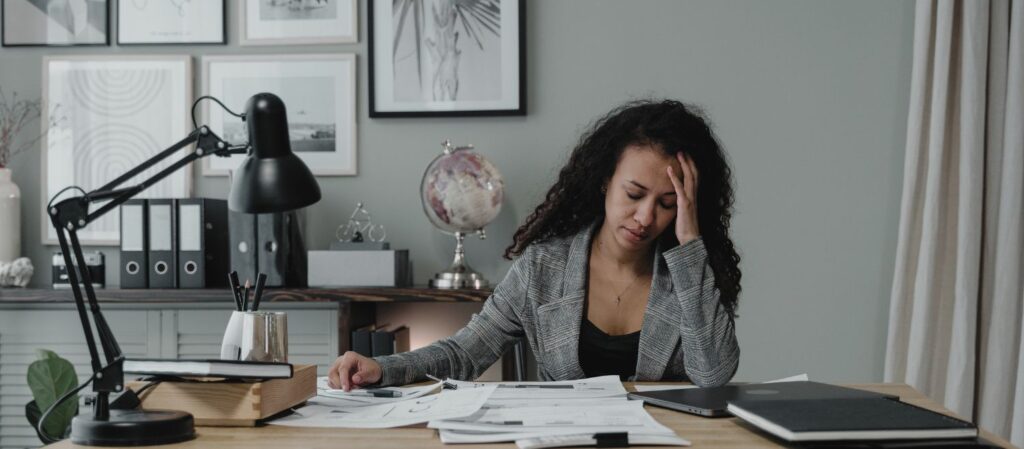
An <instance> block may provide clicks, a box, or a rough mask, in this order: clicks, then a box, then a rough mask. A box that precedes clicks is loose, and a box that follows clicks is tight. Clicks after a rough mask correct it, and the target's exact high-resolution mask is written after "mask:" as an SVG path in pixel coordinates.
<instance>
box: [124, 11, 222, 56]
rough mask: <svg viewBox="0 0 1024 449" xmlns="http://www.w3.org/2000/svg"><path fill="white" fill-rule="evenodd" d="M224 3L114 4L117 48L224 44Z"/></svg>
mask: <svg viewBox="0 0 1024 449" xmlns="http://www.w3.org/2000/svg"><path fill="white" fill-rule="evenodd" d="M225 3H226V0H220V1H216V0H202V1H181V0H178V1H175V0H122V1H119V2H117V43H118V45H153V44H156V45H159V44H226V43H227V38H226V33H225V31H224V30H225V28H226V23H225V22H226V20H227V19H226V17H227V16H226V15H225V14H224V6H225Z"/></svg>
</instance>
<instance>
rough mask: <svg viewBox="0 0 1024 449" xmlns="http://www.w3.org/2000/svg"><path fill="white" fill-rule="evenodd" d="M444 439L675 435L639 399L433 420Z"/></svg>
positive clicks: (502, 410)
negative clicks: (597, 434)
mask: <svg viewBox="0 0 1024 449" xmlns="http://www.w3.org/2000/svg"><path fill="white" fill-rule="evenodd" d="M427 427H430V428H433V429H440V430H441V441H442V442H444V443H496V442H502V441H515V440H519V439H524V438H534V437H541V436H551V435H571V434H580V433H586V432H590V433H591V434H593V433H594V432H640V433H647V434H664V435H675V433H674V432H672V429H669V428H668V427H665V426H663V425H661V424H660V423H658V422H657V421H655V420H654V418H653V417H651V415H650V414H648V413H647V411H646V410H644V408H643V403H642V402H640V401H628V402H625V403H615V404H611V405H603V406H601V405H586V406H580V407H572V406H563V407H517V408H498V409H481V410H480V411H478V412H476V413H474V414H472V415H470V416H465V417H461V418H455V419H444V420H434V421H431V422H430V423H428V424H427Z"/></svg>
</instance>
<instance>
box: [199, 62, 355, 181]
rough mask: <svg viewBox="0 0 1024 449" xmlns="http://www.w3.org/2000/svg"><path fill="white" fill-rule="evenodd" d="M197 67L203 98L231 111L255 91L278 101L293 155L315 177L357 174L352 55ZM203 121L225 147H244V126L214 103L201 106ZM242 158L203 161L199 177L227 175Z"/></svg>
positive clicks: (244, 102) (240, 109)
mask: <svg viewBox="0 0 1024 449" xmlns="http://www.w3.org/2000/svg"><path fill="white" fill-rule="evenodd" d="M202 64H203V87H202V92H203V95H211V96H213V97H216V98H218V99H220V100H221V101H223V102H224V105H225V106H227V107H228V108H230V109H231V110H233V111H236V112H242V111H244V110H245V104H246V101H248V99H249V97H251V96H253V95H255V94H258V93H260V92H269V93H272V94H274V95H277V96H278V97H280V98H281V100H282V101H284V104H285V110H286V112H287V114H288V135H289V140H290V141H291V147H292V151H294V152H295V154H296V155H298V156H299V158H301V159H302V160H303V161H304V162H305V163H306V165H307V166H308V167H309V168H310V169H311V170H312V171H313V174H314V175H327V176H344V175H355V174H356V57H355V54H352V53H332V54H313V55H249V56H208V57H204V58H203V62H202ZM203 118H204V121H203V123H206V124H207V125H209V126H210V129H211V130H213V132H214V133H216V134H217V135H219V136H220V137H221V138H223V139H224V140H226V141H228V142H229V143H231V144H243V143H246V142H248V140H249V134H248V129H247V127H246V123H245V122H243V121H242V120H241V119H239V118H237V117H234V116H232V115H231V114H228V113H226V112H225V111H224V110H223V109H222V108H221V107H219V106H217V105H216V104H214V103H212V102H209V101H207V102H203ZM244 157H245V155H242V154H236V155H232V156H231V157H212V158H204V159H203V174H204V175H207V176H217V175H227V174H228V173H229V172H230V171H232V170H235V169H236V168H237V167H238V165H239V164H240V163H241V162H242V160H243V159H244Z"/></svg>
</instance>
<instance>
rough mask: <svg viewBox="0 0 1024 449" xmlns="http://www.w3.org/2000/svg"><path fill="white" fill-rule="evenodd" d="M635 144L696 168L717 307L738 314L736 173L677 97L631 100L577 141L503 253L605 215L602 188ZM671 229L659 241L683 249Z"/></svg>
mask: <svg viewBox="0 0 1024 449" xmlns="http://www.w3.org/2000/svg"><path fill="white" fill-rule="evenodd" d="M630 145H646V146H651V147H653V148H661V149H662V150H663V151H664V152H665V153H666V154H667V155H669V156H674V155H675V154H676V153H679V152H683V153H685V154H687V155H689V156H690V157H691V158H692V159H693V161H694V163H695V164H696V165H697V171H698V173H699V175H700V184H699V185H698V189H697V214H698V216H697V222H698V226H700V232H701V237H702V238H703V239H704V244H705V246H706V248H707V251H708V260H709V263H710V265H711V269H712V270H713V271H714V273H715V286H716V287H717V288H718V290H719V292H720V294H721V295H720V298H719V300H720V302H721V304H722V305H724V306H725V307H726V309H727V310H729V311H730V312H731V313H735V310H736V306H737V301H738V299H739V293H740V277H741V276H742V273H741V272H740V269H739V262H740V256H739V254H737V253H736V249H735V248H734V247H733V243H732V240H730V239H729V221H730V219H731V217H732V206H733V187H732V170H731V169H730V168H729V164H728V163H727V161H726V156H725V153H724V152H723V151H722V147H721V145H719V143H718V139H717V138H716V137H715V134H714V132H712V131H711V127H710V126H709V125H708V121H707V119H705V118H704V116H703V114H702V113H701V112H700V111H699V110H698V109H697V108H696V107H694V106H688V105H685V104H683V103H680V102H678V101H674V100H661V101H656V100H639V101H633V102H629V103H626V104H624V105H622V106H619V107H617V108H615V109H614V110H612V111H611V112H609V113H608V114H607V115H605V116H604V117H602V118H600V119H598V120H597V121H596V122H594V123H593V124H592V125H591V126H590V127H589V129H588V130H587V131H586V132H585V133H583V135H582V136H581V137H580V141H579V143H578V144H577V145H576V148H575V149H574V150H573V151H572V154H571V155H570V156H569V161H568V163H566V165H565V166H564V167H563V168H562V170H561V172H560V173H559V174H558V181H557V182H555V185H553V186H552V187H551V189H550V190H548V193H547V195H545V197H544V201H543V202H542V203H541V204H540V205H539V206H537V208H536V209H534V211H533V213H531V214H530V216H528V217H527V218H526V222H525V223H523V225H522V226H520V227H519V229H517V230H516V232H515V235H514V236H513V237H512V239H513V242H512V245H510V246H509V247H508V248H507V249H506V250H505V257H506V258H508V259H511V258H512V257H513V256H517V255H519V254H521V253H522V252H523V251H524V250H525V249H526V247H527V246H529V245H530V244H531V243H533V242H538V241H544V240H546V239H549V238H557V237H566V236H569V235H573V234H575V233H577V232H579V231H580V230H581V229H583V228H585V227H587V226H589V225H591V224H592V223H594V222H595V221H596V220H597V219H600V218H603V217H604V215H605V210H604V195H605V194H604V193H603V192H602V191H601V188H602V186H604V185H605V183H606V182H608V180H610V179H611V178H612V175H613V174H614V173H615V167H616V165H617V164H618V161H619V157H620V156H621V155H622V152H623V150H625V149H626V147H628V146H630ZM673 229H674V227H672V226H669V227H668V228H667V229H666V231H665V232H664V233H663V234H662V235H661V236H660V237H659V238H660V239H662V243H663V244H667V245H668V247H671V246H674V245H676V244H678V242H677V241H676V237H675V233H674V232H673Z"/></svg>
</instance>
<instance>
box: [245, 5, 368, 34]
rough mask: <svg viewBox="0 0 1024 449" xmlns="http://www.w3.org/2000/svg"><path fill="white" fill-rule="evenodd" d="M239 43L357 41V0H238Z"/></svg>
mask: <svg viewBox="0 0 1024 449" xmlns="http://www.w3.org/2000/svg"><path fill="white" fill-rule="evenodd" d="M239 3H240V4H241V7H242V9H241V11H240V13H239V15H238V18H239V24H238V30H239V41H240V43H241V44H242V45H291V44H350V43H356V42H358V41H359V32H358V23H359V15H358V11H357V4H358V0H241V1H240V2H239Z"/></svg>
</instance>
